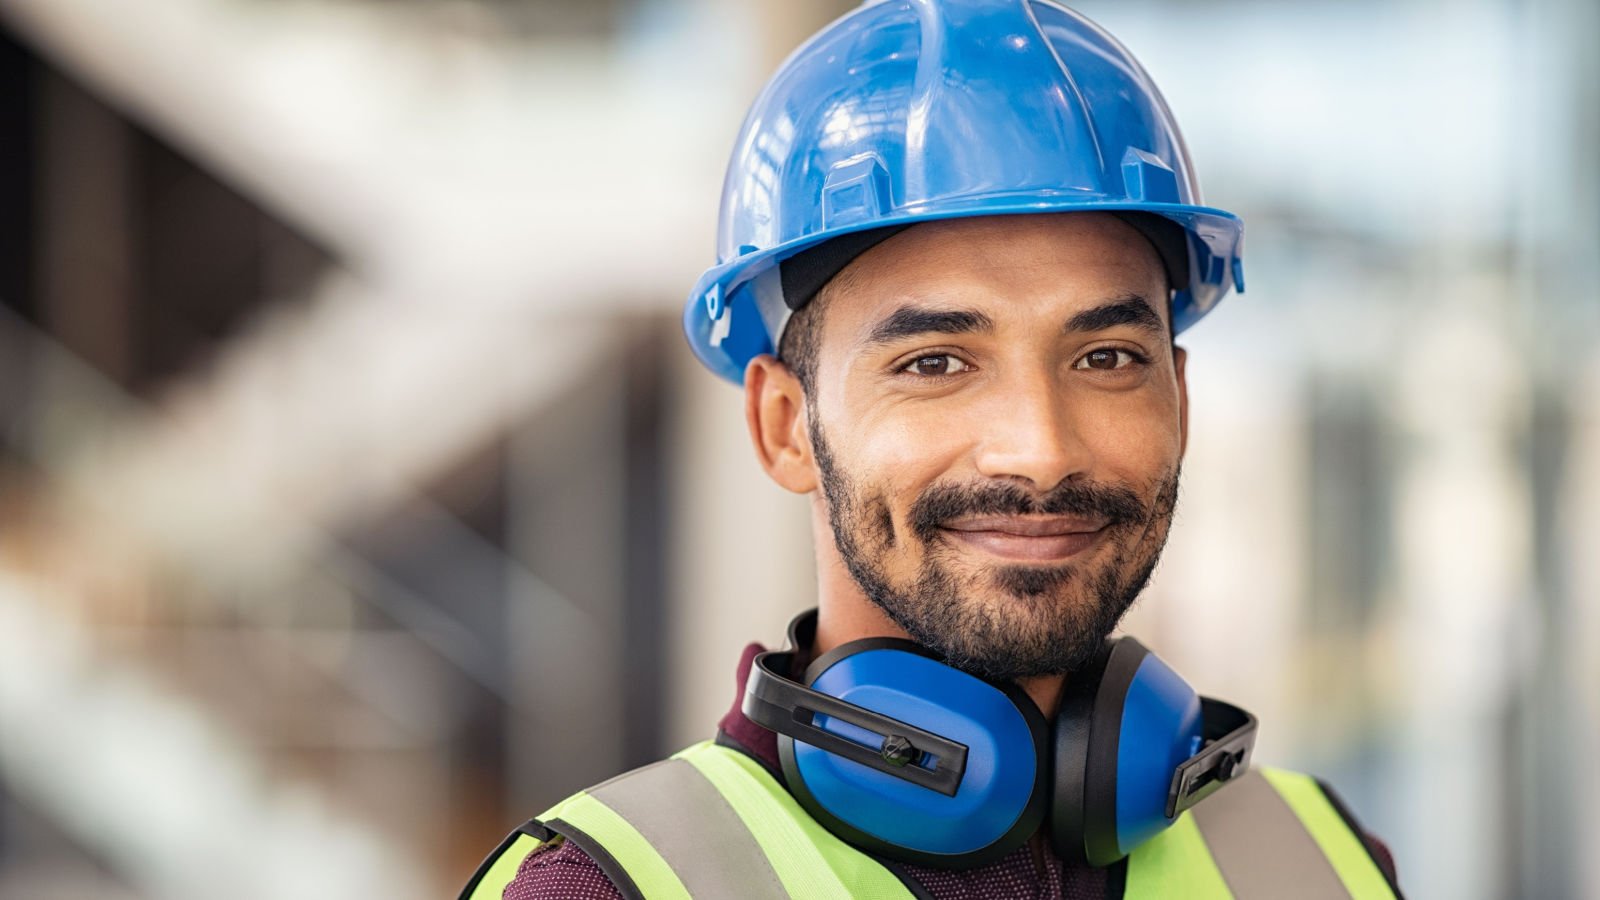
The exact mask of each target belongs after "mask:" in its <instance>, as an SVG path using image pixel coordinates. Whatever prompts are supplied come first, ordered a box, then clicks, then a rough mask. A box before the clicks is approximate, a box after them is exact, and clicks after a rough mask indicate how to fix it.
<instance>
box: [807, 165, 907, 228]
mask: <svg viewBox="0 0 1600 900" xmlns="http://www.w3.org/2000/svg"><path fill="white" fill-rule="evenodd" d="M889 208H890V203H889V173H888V172H887V171H886V170H885V169H884V167H883V163H881V162H879V161H878V159H877V157H875V156H857V157H853V158H851V159H847V160H843V161H841V162H839V163H838V164H837V165H835V166H834V167H833V168H832V169H831V170H829V172H828V180H827V183H826V184H824V185H823V187H822V224H823V227H824V228H833V227H837V226H841V225H849V224H851V223H853V222H866V221H871V220H874V219H877V218H880V217H882V216H884V215H887V214H888V212H889Z"/></svg>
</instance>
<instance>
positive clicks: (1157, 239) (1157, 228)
mask: <svg viewBox="0 0 1600 900" xmlns="http://www.w3.org/2000/svg"><path fill="white" fill-rule="evenodd" d="M1111 214H1112V215H1113V216H1116V217H1117V218H1119V219H1121V220H1122V221H1124V222H1126V223H1128V225H1130V226H1132V228H1133V230H1134V231H1137V232H1139V233H1140V234H1142V235H1144V239H1145V240H1147V241H1149V242H1150V246H1152V247H1154V248H1156V255H1157V256H1159V257H1161V265H1162V267H1163V268H1165V269H1166V270H1167V285H1168V286H1169V287H1171V288H1172V290H1175V291H1181V290H1183V289H1185V288H1187V287H1188V286H1189V235H1188V232H1186V231H1184V230H1183V226H1182V225H1179V224H1178V223H1177V222H1174V221H1172V220H1171V219H1169V218H1167V217H1166V216H1158V215H1156V214H1155V213H1147V212H1137V211H1131V210H1125V209H1122V210H1114V211H1112V213H1111Z"/></svg>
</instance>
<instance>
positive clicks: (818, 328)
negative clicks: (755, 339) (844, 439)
mask: <svg viewBox="0 0 1600 900" xmlns="http://www.w3.org/2000/svg"><path fill="white" fill-rule="evenodd" d="M854 281H855V273H854V271H852V267H851V266H845V267H844V269H842V270H841V271H840V272H839V273H838V274H837V275H835V276H833V277H832V278H830V279H828V282H827V283H826V284H824V285H823V286H822V289H821V290H819V291H817V295H816V297H814V298H812V300H811V302H810V303H807V304H806V305H805V306H802V307H800V308H799V309H797V310H795V311H794V313H793V314H791V315H790V316H789V322H788V324H787V325H785V326H784V329H783V336H782V337H781V338H779V339H778V359H779V360H781V361H782V362H783V364H784V365H786V366H788V367H789V371H791V372H793V373H794V377H795V378H797V379H799V381H800V389H801V390H802V391H804V392H805V395H806V397H807V399H809V398H810V397H811V393H812V390H811V389H812V385H814V384H815V383H816V379H817V350H818V348H819V346H820V344H821V343H822V316H823V314H824V313H825V312H826V311H827V308H828V307H829V306H831V305H833V298H834V297H835V295H837V294H838V293H839V291H840V290H842V289H844V288H846V287H848V286H849V285H850V284H852V283H854Z"/></svg>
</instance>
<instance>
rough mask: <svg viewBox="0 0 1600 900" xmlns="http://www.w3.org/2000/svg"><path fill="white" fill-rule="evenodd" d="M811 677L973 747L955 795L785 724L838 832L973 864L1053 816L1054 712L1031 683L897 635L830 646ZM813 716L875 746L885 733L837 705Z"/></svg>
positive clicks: (817, 810)
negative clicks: (962, 667)
mask: <svg viewBox="0 0 1600 900" xmlns="http://www.w3.org/2000/svg"><path fill="white" fill-rule="evenodd" d="M806 683H807V684H808V685H810V687H811V688H813V689H814V690H817V691H820V692H822V693H824V694H829V695H831V696H834V697H838V698H839V699H841V700H845V701H848V702H850V703H854V704H856V705H857V706H861V707H864V708H866V709H870V710H873V711H875V712H879V713H882V714H884V715H887V716H892V717H894V718H896V719H899V720H901V721H904V722H906V723H908V724H911V725H915V726H917V727H918V728H922V729H925V730H927V731H931V732H933V733H935V734H938V735H940V736H942V737H946V738H948V739H950V740H954V741H957V742H959V743H962V744H965V745H966V746H967V748H968V750H967V767H966V772H965V773H964V775H963V777H962V781H961V786H960V788H959V789H958V790H957V791H956V794H955V796H953V797H948V796H945V795H943V794H940V793H939V792H937V791H933V790H930V789H928V788H924V787H920V786H918V785H915V784H912V783H910V782H907V781H904V780H902V779H899V778H896V777H895V776H893V775H890V774H886V773H884V772H878V771H875V770H873V769H870V768H868V767H866V766H863V765H861V764H859V763H855V762H852V761H850V760H847V759H843V758H841V757H839V756H836V755H834V754H831V753H828V752H826V751H824V750H820V749H818V748H816V747H812V746H810V745H808V744H805V743H801V742H797V741H795V740H794V739H793V738H790V737H787V736H784V735H779V737H778V753H779V757H780V759H781V761H782V764H783V772H784V776H785V778H786V779H787V780H788V787H789V790H790V792H791V793H792V794H793V795H794V796H795V798H796V799H797V800H798V801H799V802H800V804H801V806H802V807H803V808H804V809H805V810H806V811H807V812H808V813H810V814H811V816H812V817H813V818H815V819H816V820H817V821H819V822H821V823H822V824H823V825H824V826H825V827H827V828H828V830H830V831H832V832H833V833H834V834H836V835H838V836H840V837H842V838H844V839H845V840H847V841H850V842H851V843H853V844H855V845H857V846H859V847H862V848H863V849H866V850H868V851H869V852H873V853H877V854H879V855H882V856H885V857H888V858H890V859H896V860H900V861H903V862H912V863H916V864H919V865H929V866H937V867H943V868H969V867H972V866H979V865H984V864H986V863H989V862H993V861H995V860H998V859H1000V858H1001V857H1003V856H1005V855H1006V854H1007V853H1010V852H1011V851H1012V850H1014V849H1016V848H1017V847H1020V846H1021V845H1022V844H1023V843H1025V842H1026V841H1027V839H1028V837H1029V836H1030V835H1032V834H1033V833H1034V832H1035V831H1036V830H1037V829H1038V827H1039V825H1040V823H1041V822H1042V821H1043V819H1044V814H1045V811H1046V806H1047V800H1048V796H1047V792H1048V790H1049V772H1048V771H1045V770H1044V767H1043V766H1041V765H1040V760H1042V759H1044V755H1043V754H1044V751H1045V742H1046V734H1047V730H1046V723H1045V721H1044V717H1043V716H1042V715H1040V713H1039V711H1038V708H1037V707H1036V706H1035V705H1034V703H1033V701H1032V700H1031V699H1029V697H1028V696H1027V694H1025V693H1024V692H1023V691H1022V690H1021V689H1020V688H1017V687H1016V686H1014V685H1000V684H993V683H990V682H988V681H984V680H983V679H980V678H977V677H974V676H972V675H968V674H967V673H965V672H961V671H958V670H956V669H953V668H951V667H949V666H946V665H944V664H943V663H941V662H939V661H938V660H937V659H935V658H934V657H932V656H931V655H930V654H929V653H928V652H927V651H925V650H923V649H922V648H920V647H918V646H917V645H915V644H912V643H910V642H909V641H901V640H894V639H888V638H878V639H870V640H865V641H854V642H851V643H849V644H846V645H844V646H841V647H838V648H836V649H834V650H833V651H830V652H829V653H826V654H824V655H823V656H821V657H819V658H818V659H817V660H816V661H815V662H813V663H812V664H811V666H810V667H809V668H808V669H807V671H806ZM813 724H816V725H817V726H818V727H821V728H824V729H826V730H828V731H831V732H833V733H835V734H838V735H840V736H841V737H845V738H848V739H851V740H855V741H857V742H859V743H864V744H867V745H868V746H876V745H877V742H878V739H877V738H876V737H875V736H874V735H872V734H871V733H870V732H866V731H864V730H862V729H857V728H855V727H854V726H851V725H849V724H847V723H844V722H839V721H837V720H832V719H830V718H829V717H827V716H821V715H818V716H816V718H815V720H814V723H813ZM913 764H915V763H913Z"/></svg>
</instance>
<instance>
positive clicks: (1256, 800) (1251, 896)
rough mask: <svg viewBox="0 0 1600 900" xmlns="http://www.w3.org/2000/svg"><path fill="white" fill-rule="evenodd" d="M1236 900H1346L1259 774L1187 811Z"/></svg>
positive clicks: (1318, 851)
mask: <svg viewBox="0 0 1600 900" xmlns="http://www.w3.org/2000/svg"><path fill="white" fill-rule="evenodd" d="M1189 814H1190V815H1192V816H1194V820H1195V824H1196V825H1198V826H1199V827H1200V834H1201V836H1202V837H1203V838H1205V842H1206V848H1207V849H1208V850H1210V851H1211V858H1212V860H1213V861H1214V862H1215V863H1216V864H1217V870H1218V871H1220V872H1221V873H1222V877H1223V879H1224V880H1226V881H1227V882H1228V889H1229V890H1230V891H1232V892H1233V895H1234V897H1235V898H1237V900H1269V898H1271V900H1276V898H1280V897H1294V898H1296V900H1350V892H1349V891H1347V890H1345V886H1344V882H1343V881H1341V880H1340V879H1339V873H1337V872H1335V871H1334V869H1333V864H1332V863H1330V862H1328V857H1327V855H1326V854H1324V853H1323V852H1322V848H1321V847H1319V846H1318V845H1317V842H1316V839H1315V838H1313V837H1312V836H1311V833H1310V832H1308V831H1306V828H1305V826H1304V825H1302V824H1301V823H1300V818H1299V817H1298V816H1296V815H1295V814H1294V810H1292V809H1290V808H1289V804H1287V803H1285V802H1284V800H1283V798H1282V797H1280V796H1279V795H1278V792H1277V791H1276V790H1274V789H1273V787H1272V785H1271V784H1270V783H1268V781H1267V779H1266V778H1264V777H1262V775H1261V773H1260V772H1257V771H1254V770H1251V771H1250V772H1247V773H1245V775H1244V777H1242V778H1240V779H1239V780H1238V781H1236V782H1234V783H1233V784H1230V785H1228V786H1227V788H1226V789H1224V790H1220V791H1217V792H1216V793H1215V794H1213V795H1211V796H1210V797H1207V798H1206V799H1205V800H1204V801H1203V802H1201V803H1200V804H1199V805H1197V806H1195V808H1194V809H1192V810H1190V813H1189Z"/></svg>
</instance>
